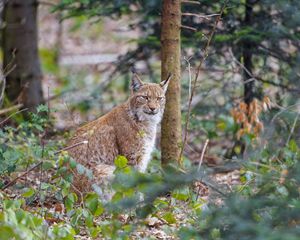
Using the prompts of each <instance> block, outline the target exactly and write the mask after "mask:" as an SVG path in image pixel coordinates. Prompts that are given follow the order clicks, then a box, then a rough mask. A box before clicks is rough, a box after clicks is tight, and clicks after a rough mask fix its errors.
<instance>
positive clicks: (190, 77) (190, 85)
mask: <svg viewBox="0 0 300 240" xmlns="http://www.w3.org/2000/svg"><path fill="white" fill-rule="evenodd" d="M184 60H185V61H186V62H187V65H188V73H189V99H190V97H191V91H192V73H191V63H190V60H191V57H189V58H186V57H184Z"/></svg>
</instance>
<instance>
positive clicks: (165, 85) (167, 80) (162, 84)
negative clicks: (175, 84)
mask: <svg viewBox="0 0 300 240" xmlns="http://www.w3.org/2000/svg"><path fill="white" fill-rule="evenodd" d="M171 77H172V74H171V73H170V74H169V75H168V77H167V79H166V80H164V81H162V82H161V83H160V84H159V85H160V86H161V88H162V89H163V90H164V93H166V92H167V89H168V86H169V82H170V79H171Z"/></svg>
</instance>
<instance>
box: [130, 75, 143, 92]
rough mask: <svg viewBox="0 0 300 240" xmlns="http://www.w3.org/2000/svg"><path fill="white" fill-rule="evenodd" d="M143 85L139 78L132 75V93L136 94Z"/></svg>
mask: <svg viewBox="0 0 300 240" xmlns="http://www.w3.org/2000/svg"><path fill="white" fill-rule="evenodd" d="M143 84H144V83H143V81H142V80H141V79H140V77H139V76H138V75H137V74H136V73H133V75H132V79H131V90H132V91H133V92H136V91H138V90H139V89H140V88H141V87H142V86H143Z"/></svg>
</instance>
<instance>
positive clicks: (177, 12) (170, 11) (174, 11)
mask: <svg viewBox="0 0 300 240" xmlns="http://www.w3.org/2000/svg"><path fill="white" fill-rule="evenodd" d="M180 2H181V1H180V0H163V6H162V21H161V76H162V80H165V79H166V78H167V76H168V74H172V78H171V80H170V83H169V87H168V91H167V94H166V108H165V112H164V117H163V120H162V134H161V151H162V164H164V165H165V164H168V163H170V162H174V161H177V160H178V158H179V154H180V147H181V144H182V137H181V110H180V93H181V91H180V89H181V87H180V86H181V85H180V76H181V71H180V55H181V50H180V28H181V27H180V26H181V3H180Z"/></svg>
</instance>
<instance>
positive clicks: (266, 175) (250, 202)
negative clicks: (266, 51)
mask: <svg viewBox="0 0 300 240" xmlns="http://www.w3.org/2000/svg"><path fill="white" fill-rule="evenodd" d="M47 110H48V109H47V107H46V106H40V107H38V110H37V113H35V114H31V120H30V121H27V122H23V123H22V124H20V125H19V126H18V127H17V128H12V127H5V128H4V129H2V130H1V143H0V144H1V145H0V152H1V159H2V161H1V162H0V166H1V175H0V176H1V178H0V179H1V181H3V182H2V186H1V187H3V186H4V185H5V183H7V182H4V181H7V180H5V179H7V178H9V179H10V180H11V179H13V176H15V173H20V172H24V170H26V169H28V168H29V167H31V166H34V165H35V164H37V163H39V162H40V161H43V163H42V164H41V167H40V168H37V169H36V171H35V172H31V173H29V174H32V175H30V178H35V176H36V175H38V180H39V183H38V184H36V183H34V181H33V182H31V183H30V184H29V183H28V182H26V181H25V182H24V181H22V180H19V181H18V182H17V184H16V185H15V186H14V185H12V186H11V187H10V188H11V190H12V191H14V192H15V193H16V197H12V196H11V195H10V193H9V192H6V191H3V192H2V193H1V194H0V198H1V202H0V208H1V211H0V231H1V233H3V234H4V233H5V235H1V236H5V237H4V238H3V239H13V238H15V239H45V238H47V239H75V238H76V235H78V234H86V235H87V236H90V237H92V238H95V239H97V238H104V239H130V238H132V237H133V236H135V234H136V231H137V230H138V229H144V230H145V231H146V229H147V228H149V227H148V224H149V223H148V220H147V219H148V217H151V218H154V219H157V220H159V221H162V222H163V223H164V231H165V232H166V233H168V234H170V235H172V236H175V237H179V238H180V239H272V240H273V239H297V238H298V235H299V234H300V233H299V221H300V219H299V216H300V207H299V206H300V199H299V187H300V178H299V176H300V166H299V154H300V150H299V145H298V143H297V141H296V140H295V138H294V137H292V136H291V137H290V138H289V141H288V142H287V144H286V146H283V147H281V148H277V151H273V150H272V145H273V144H274V141H273V142H272V141H270V142H269V144H268V145H265V146H264V147H263V148H260V146H259V145H257V144H255V142H253V141H252V142H249V144H250V145H249V146H248V147H249V148H251V151H252V152H253V154H252V155H250V156H249V161H248V163H247V164H244V166H243V167H242V168H241V170H240V174H241V178H240V185H238V186H236V187H235V188H234V189H233V192H232V193H231V194H229V195H228V196H225V197H224V196H223V198H224V199H223V201H224V202H223V203H222V205H221V206H216V205H214V204H213V203H210V204H209V205H208V207H207V202H205V201H204V200H202V199H200V198H199V199H198V196H197V191H195V189H194V188H193V187H192V183H193V182H194V181H196V180H199V179H204V180H205V178H204V176H203V173H202V172H201V173H199V172H197V171H195V170H193V168H194V167H193V165H191V164H189V165H188V164H186V166H189V167H187V169H185V171H182V170H179V169H178V167H177V166H170V167H167V168H165V169H163V170H162V169H160V168H159V167H157V166H156V167H153V169H152V170H151V173H140V172H138V171H136V170H135V169H133V168H132V167H130V166H129V165H128V161H127V159H126V158H125V157H123V156H118V157H117V158H116V159H115V166H116V170H115V178H114V181H113V183H112V189H113V192H112V196H111V199H108V200H106V201H103V197H102V194H103V192H105V191H107V189H106V188H105V186H95V190H97V191H96V192H89V193H86V194H85V195H83V194H81V193H80V192H78V191H76V189H74V188H73V187H72V181H73V176H72V171H70V169H72V170H73V171H75V170H76V171H77V172H78V174H80V175H85V176H87V177H89V178H90V179H92V178H93V174H92V173H91V171H90V170H88V169H87V168H85V167H84V166H83V165H81V164H77V163H76V162H75V161H74V160H73V159H71V158H70V157H69V156H68V155H67V153H66V152H63V151H62V152H60V153H59V154H57V152H58V150H59V148H61V146H62V143H61V142H59V141H50V140H47V141H44V140H43V139H41V138H42V135H41V133H43V132H45V131H47V128H48V125H49V122H48V117H47V115H45V114H44V113H45V112H47ZM282 117H283V116H282ZM290 119H291V120H293V119H294V118H292V117H291V118H290ZM210 124H212V126H210ZM202 127H203V128H205V129H206V130H207V131H209V130H213V128H214V127H217V129H220V131H223V132H225V133H226V132H229V133H231V132H232V131H236V126H235V124H234V122H233V121H232V119H231V118H229V117H226V116H224V115H221V116H220V117H219V119H217V120H216V121H215V122H213V123H209V122H204V123H203V125H202ZM44 142H46V144H43V143H44ZM41 172H42V173H43V175H44V176H51V177H50V178H45V177H40V176H39V175H40V174H41ZM50 199H53V200H50ZM49 201H50V202H51V201H54V204H53V203H51V204H50V206H51V207H49V206H48V204H49ZM182 215H183V216H184V220H182V219H180V218H179V217H178V216H182ZM124 216H128V220H126V221H124V220H122V217H124ZM154 224H155V223H154ZM183 224H184V226H183ZM175 226H176V227H175Z"/></svg>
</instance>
